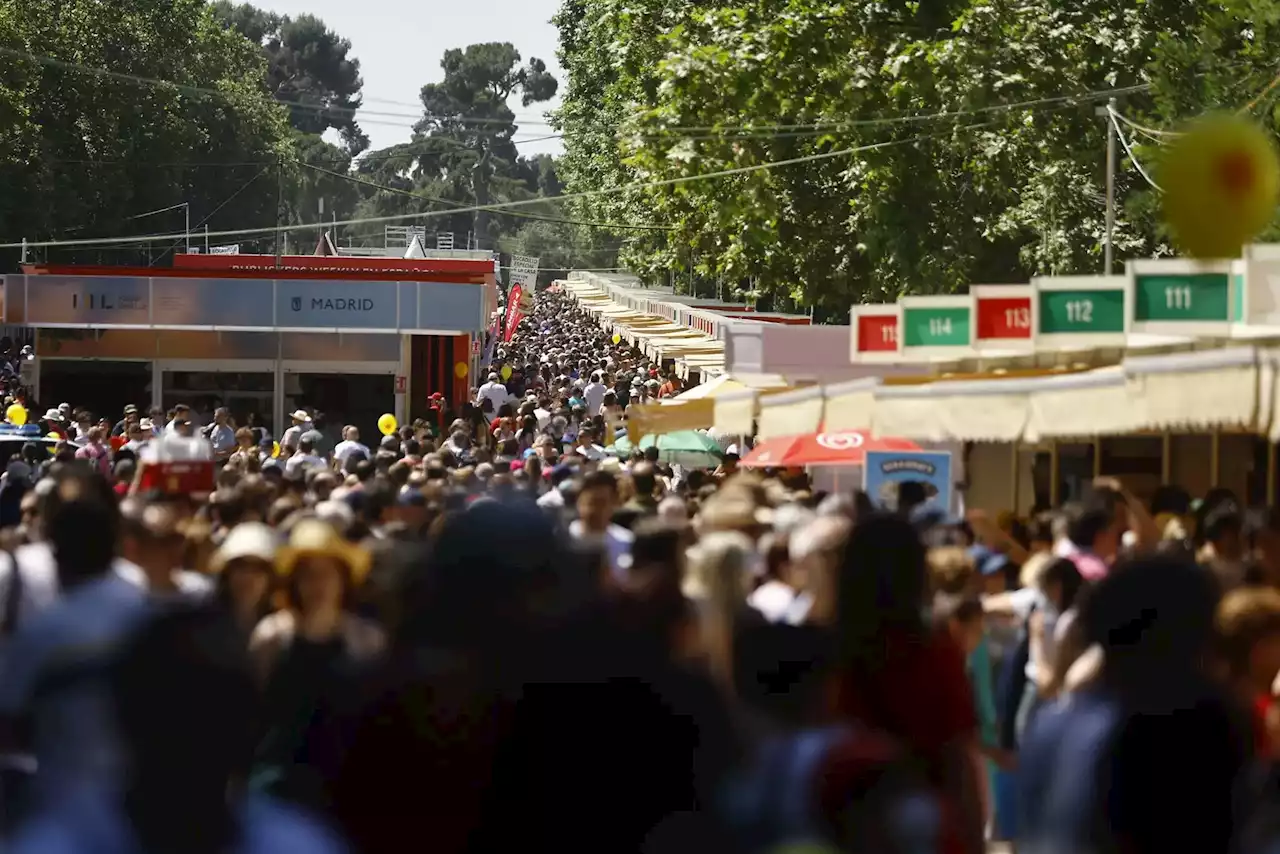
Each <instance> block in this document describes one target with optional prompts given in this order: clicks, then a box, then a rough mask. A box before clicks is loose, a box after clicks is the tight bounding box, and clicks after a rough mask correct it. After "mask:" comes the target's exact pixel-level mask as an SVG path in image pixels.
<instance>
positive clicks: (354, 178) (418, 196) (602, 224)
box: [295, 161, 675, 231]
mask: <svg viewBox="0 0 1280 854" xmlns="http://www.w3.org/2000/svg"><path fill="white" fill-rule="evenodd" d="M295 162H297V163H298V165H299V166H305V167H307V168H308V169H313V170H315V171H316V172H319V173H321V174H324V175H331V176H332V177H334V178H342V179H344V180H347V181H351V182H352V183H355V184H362V185H364V186H366V187H372V188H373V189H375V190H381V191H383V192H386V193H397V194H399V195H402V196H407V197H409V198H411V199H421V200H423V201H427V202H435V203H436V204H439V205H452V206H455V207H465V205H464V204H463V203H462V202H453V201H450V200H448V199H440V198H436V197H434V196H427V195H424V194H422V193H415V192H414V191H412V190H401V189H399V188H397V187H387V186H384V185H382V184H379V183H377V182H376V181H367V180H365V179H363V178H359V177H357V176H355V175H343V174H342V173H341V172H333V171H330V170H328V169H322V168H321V167H319V166H316V165H314V164H312V163H303V162H301V161H295ZM476 209H477V210H487V211H490V212H492V213H500V214H506V215H508V216H514V217H519V218H521V219H535V220H541V221H543V222H557V223H562V224H564V225H580V226H585V227H587V228H612V229H624V230H637V231H675V228H674V227H672V226H669V225H627V224H625V223H621V222H583V221H581V220H574V219H564V218H562V217H555V216H543V215H542V214H530V213H519V212H516V211H507V210H503V209H501V208H498V207H494V206H493V205H485V206H483V207H479V206H478V207H477V208H476Z"/></svg>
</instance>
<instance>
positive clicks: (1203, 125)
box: [1158, 116, 1280, 258]
mask: <svg viewBox="0 0 1280 854" xmlns="http://www.w3.org/2000/svg"><path fill="white" fill-rule="evenodd" d="M1158 177H1159V180H1160V183H1161V184H1162V186H1163V188H1164V194H1163V205H1164V217H1165V222H1166V223H1167V224H1168V226H1169V230H1170V231H1171V232H1172V233H1173V237H1174V240H1175V242H1176V243H1177V244H1178V245H1179V246H1180V247H1181V248H1182V249H1183V250H1184V251H1186V252H1187V253H1189V254H1191V255H1194V256H1196V257H1198V258H1235V257H1237V256H1239V254H1240V249H1241V247H1242V246H1243V245H1244V244H1245V243H1247V242H1249V241H1250V240H1252V239H1253V238H1254V237H1256V236H1257V234H1258V232H1260V231H1262V229H1263V228H1265V227H1266V225H1267V223H1269V222H1270V221H1271V217H1272V215H1273V214H1274V213H1275V208H1276V197H1277V193H1278V192H1280V159H1278V158H1277V154H1276V148H1275V144H1274V143H1273V141H1272V140H1271V137H1270V136H1269V135H1268V134H1267V133H1266V131H1264V130H1263V129H1262V128H1260V127H1259V126H1258V125H1256V124H1254V123H1253V122H1252V121H1249V120H1248V119H1246V118H1241V117H1238V116H1211V117H1208V118H1205V119H1202V120H1201V121H1199V122H1197V123H1196V124H1195V125H1193V126H1192V127H1191V128H1190V129H1188V131H1187V132H1186V133H1185V134H1183V135H1182V136H1180V137H1178V138H1177V139H1175V140H1174V142H1173V143H1172V144H1171V145H1170V146H1169V147H1168V149H1167V150H1166V152H1165V154H1164V158H1163V160H1162V161H1161V163H1160V170H1159V176H1158Z"/></svg>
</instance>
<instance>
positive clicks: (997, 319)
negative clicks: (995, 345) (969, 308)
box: [978, 297, 1031, 341]
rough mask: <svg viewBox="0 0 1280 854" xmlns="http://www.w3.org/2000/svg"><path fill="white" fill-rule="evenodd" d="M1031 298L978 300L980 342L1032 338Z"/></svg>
mask: <svg viewBox="0 0 1280 854" xmlns="http://www.w3.org/2000/svg"><path fill="white" fill-rule="evenodd" d="M1030 337H1031V298H1030V297H1000V298H997V299H982V298H979V299H978V340H979V341H982V340H988V339H993V338H995V339H1005V338H1015V339H1016V338H1030Z"/></svg>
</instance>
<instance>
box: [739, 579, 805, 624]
mask: <svg viewBox="0 0 1280 854" xmlns="http://www.w3.org/2000/svg"><path fill="white" fill-rule="evenodd" d="M795 601H796V591H795V590H794V589H793V588H792V587H791V586H790V585H788V584H783V583H782V582H781V581H778V580H776V579H775V580H772V581H766V582H765V583H764V584H761V585H760V586H759V587H757V588H756V589H755V590H753V591H752V593H751V595H750V596H748V597H747V604H748V605H750V606H751V607H752V608H755V609H756V610H757V611H759V612H760V613H761V614H764V618H765V619H766V620H768V621H769V622H771V623H783V622H786V619H787V614H788V612H789V611H790V610H791V606H792V604H793V603H794V602H795Z"/></svg>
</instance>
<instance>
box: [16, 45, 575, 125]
mask: <svg viewBox="0 0 1280 854" xmlns="http://www.w3.org/2000/svg"><path fill="white" fill-rule="evenodd" d="M0 56H8V57H13V58H15V59H27V60H30V61H32V62H38V63H40V64H41V65H49V66H53V67H56V68H62V69H65V70H68V71H80V72H84V73H86V74H94V75H97V76H100V77H110V78H112V79H115V80H123V81H125V82H129V83H136V84H138V85H140V86H152V87H167V88H171V89H176V90H178V91H179V92H186V93H188V94H191V95H209V96H212V97H216V98H227V97H228V95H229V93H228V92H225V91H222V90H220V89H211V88H208V87H205V86H193V85H191V84H188V83H176V82H174V81H172V80H161V79H158V78H155V77H143V76H141V75H138V74H130V73H128V72H124V71H112V70H110V69H108V68H99V67H96V66H92V65H82V64H81V63H78V62H69V61H67V60H65V59H58V58H57V57H53V56H44V55H41V54H37V53H28V52H27V51H23V50H15V49H14V48H11V47H0ZM263 97H264V98H268V99H270V100H271V102H272V103H276V104H282V105H284V106H287V107H292V108H294V109H299V110H312V111H315V112H318V113H346V114H348V117H350V118H355V117H356V114H357V113H362V114H364V115H369V116H386V117H392V118H401V119H410V120H413V121H415V122H417V121H421V120H422V119H424V118H432V119H438V120H444V121H460V122H469V123H474V124H503V125H505V124H513V123H515V124H529V125H544V126H550V124H551V123H550V122H548V121H546V120H545V118H543V119H520V118H518V117H516V118H513V119H512V120H511V121H508V120H507V119H500V118H494V117H492V116H452V115H432V116H428V115H426V114H425V113H416V114H413V113H392V112H386V111H379V110H366V109H365V108H364V107H341V106H326V105H324V104H309V103H306V102H303V101H290V100H287V99H284V98H277V97H274V96H272V95H270V94H269V93H266V92H264V93H263ZM361 121H365V120H364V119H361ZM370 123H377V122H370Z"/></svg>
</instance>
